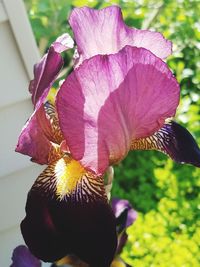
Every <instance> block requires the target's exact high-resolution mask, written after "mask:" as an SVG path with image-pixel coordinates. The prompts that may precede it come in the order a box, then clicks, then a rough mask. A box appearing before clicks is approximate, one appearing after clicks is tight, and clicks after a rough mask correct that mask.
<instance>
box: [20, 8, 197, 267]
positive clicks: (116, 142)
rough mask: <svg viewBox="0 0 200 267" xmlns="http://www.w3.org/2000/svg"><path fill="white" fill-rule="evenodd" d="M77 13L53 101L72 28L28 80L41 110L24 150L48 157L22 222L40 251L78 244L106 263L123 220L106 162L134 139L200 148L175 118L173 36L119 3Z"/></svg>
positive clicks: (172, 149) (171, 151) (189, 159)
mask: <svg viewBox="0 0 200 267" xmlns="http://www.w3.org/2000/svg"><path fill="white" fill-rule="evenodd" d="M69 22H70V25H71V27H72V30H73V32H74V38H75V42H76V44H77V51H78V57H77V58H76V62H75V66H74V70H73V71H72V73H71V74H70V75H69V76H68V77H67V78H66V79H65V80H64V82H63V83H62V85H61V87H60V88H59V90H58V93H57V95H56V96H55V101H53V103H50V102H49V101H47V95H48V93H49V91H50V88H51V87H52V85H53V83H54V82H55V80H56V78H57V76H58V74H59V72H60V70H61V68H62V65H63V59H62V55H61V54H62V53H63V52H64V51H65V50H67V49H70V48H71V49H72V48H73V40H72V39H71V38H70V37H69V35H67V34H64V35H62V36H61V37H59V38H58V39H57V40H56V41H55V42H54V43H53V44H52V45H51V47H50V48H49V51H48V52H47V54H46V55H44V57H43V58H42V59H41V61H40V62H39V63H38V64H36V65H35V68H34V79H33V81H31V83H30V88H29V89H30V92H31V94H32V101H33V105H34V113H33V115H32V116H31V117H30V119H29V120H28V122H27V123H26V125H25V126H24V128H23V130H22V132H21V134H20V137H19V140H18V144H17V148H16V151H17V152H20V153H23V154H26V155H29V156H30V157H31V158H32V160H33V161H35V162H37V163H39V164H47V165H48V166H47V168H46V169H45V170H44V171H43V173H41V174H40V175H39V177H38V178H37V180H36V181H35V183H34V185H33V186H32V188H31V190H30V192H29V194H28V198H27V203H26V217H25V218H24V220H23V221H22V223H21V231H22V234H23V237H24V240H25V242H26V244H27V245H28V247H29V249H30V250H31V252H32V253H33V254H34V255H35V256H36V257H38V258H39V259H42V260H44V261H49V262H54V261H57V260H59V259H60V258H62V257H64V256H65V255H67V254H73V255H76V256H77V257H78V258H80V259H81V260H82V261H85V262H86V263H88V264H89V265H90V266H91V267H92V266H93V267H108V266H110V264H111V262H112V260H113V257H114V255H115V253H116V249H117V231H116V226H117V222H116V219H115V216H114V213H113V211H112V209H111V207H110V205H109V203H108V197H107V192H106V189H105V184H104V175H105V173H106V171H107V169H108V168H109V167H110V166H112V165H114V164H117V163H119V162H120V161H121V160H123V159H124V158H125V157H126V156H127V154H128V152H129V150H136V149H154V150H158V151H161V152H164V153H166V154H167V155H169V156H170V157H171V158H172V159H174V160H175V161H177V162H181V163H190V164H193V165H195V166H198V167H200V150H199V147H198V145H197V144H196V142H195V140H194V138H193V137H192V135H191V134H190V133H189V132H188V131H187V130H186V129H185V128H183V127H182V126H180V125H179V124H177V123H176V122H174V121H172V120H171V119H170V118H171V117H173V116H174V115H175V112H176V108H177V106H178V103H179V95H180V88H179V85H178V83H177V81H176V79H175V77H174V75H173V74H172V72H171V71H170V69H169V68H168V66H167V65H166V63H165V62H164V61H163V59H164V58H166V57H167V56H169V55H170V53H171V46H172V44H171V42H170V41H168V40H166V39H165V38H164V37H163V36H162V34H160V33H157V32H151V31H146V30H138V29H135V28H130V27H128V26H126V25H125V23H124V22H123V18H122V14H121V10H120V8H119V7H117V6H111V7H107V8H104V9H102V10H93V9H90V8H87V7H83V8H75V9H74V10H73V11H72V13H71V15H70V18H69ZM128 218H129V217H128ZM126 223H128V221H127V222H126Z"/></svg>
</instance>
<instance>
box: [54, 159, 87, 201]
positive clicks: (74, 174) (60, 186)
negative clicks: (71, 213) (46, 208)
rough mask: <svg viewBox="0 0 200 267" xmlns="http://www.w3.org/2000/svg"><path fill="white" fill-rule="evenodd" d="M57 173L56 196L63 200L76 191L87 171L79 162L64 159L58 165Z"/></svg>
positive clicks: (56, 167)
mask: <svg viewBox="0 0 200 267" xmlns="http://www.w3.org/2000/svg"><path fill="white" fill-rule="evenodd" d="M55 173H56V177H57V181H56V195H58V196H59V198H61V199H62V198H63V197H64V196H65V195H70V194H71V193H72V192H73V191H74V190H75V189H76V187H77V184H78V182H79V181H80V180H81V179H82V177H83V176H84V175H85V173H86V170H85V169H84V168H83V166H82V165H81V164H80V163H79V162H78V161H76V160H73V159H69V158H62V159H60V160H59V161H58V162H57V163H56V166H55Z"/></svg>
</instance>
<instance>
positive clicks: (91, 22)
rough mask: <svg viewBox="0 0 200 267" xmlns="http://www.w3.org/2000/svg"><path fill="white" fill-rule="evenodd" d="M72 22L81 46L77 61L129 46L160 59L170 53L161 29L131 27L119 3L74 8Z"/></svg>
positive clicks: (170, 45) (170, 47) (77, 41)
mask: <svg viewBox="0 0 200 267" xmlns="http://www.w3.org/2000/svg"><path fill="white" fill-rule="evenodd" d="M69 23H70V25H71V27H72V30H73V32H74V37H75V41H76V43H77V46H78V53H79V56H80V58H79V62H78V64H80V63H81V62H82V61H83V60H85V59H87V58H90V57H92V56H94V55H98V54H113V53H117V52H118V51H119V50H120V49H122V48H123V47H124V46H126V45H130V46H137V47H144V48H146V49H148V50H150V51H151V52H152V53H154V54H155V55H156V56H158V57H160V58H166V57H167V56H169V55H170V54H171V50H172V44H171V42H170V41H168V40H166V39H165V38H164V37H163V35H162V34H160V33H158V32H152V31H148V30H137V29H135V28H130V27H128V26H127V25H126V24H125V23H124V21H123V17H122V13H121V9H120V8H119V7H118V6H110V7H106V8H103V9H101V10H94V9H92V8H89V7H82V8H74V9H73V11H72V13H71V15H70V18H69Z"/></svg>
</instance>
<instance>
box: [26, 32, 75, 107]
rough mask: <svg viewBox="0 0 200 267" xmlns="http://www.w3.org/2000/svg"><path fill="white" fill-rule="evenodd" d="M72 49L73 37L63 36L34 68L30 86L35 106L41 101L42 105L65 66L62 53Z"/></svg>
mask: <svg viewBox="0 0 200 267" xmlns="http://www.w3.org/2000/svg"><path fill="white" fill-rule="evenodd" d="M72 47H73V40H72V39H71V37H70V36H69V35H68V34H63V35H62V36H60V37H58V38H57V39H56V41H55V42H54V43H53V44H52V45H51V47H50V48H49V51H48V53H47V54H45V55H44V56H43V57H42V59H41V61H40V62H39V63H37V64H36V65H35V66H34V79H33V80H32V81H31V82H30V85H29V91H30V93H31V94H32V102H33V104H34V106H36V104H37V105H38V103H37V102H38V101H39V100H40V101H39V102H40V103H42V102H43V101H44V100H45V98H46V96H47V94H48V92H49V90H50V88H51V86H52V84H53V82H54V81H55V79H56V77H57V75H58V73H59V72H60V70H61V68H62V66H63V59H62V57H61V55H60V53H61V52H63V51H65V50H67V49H69V48H72Z"/></svg>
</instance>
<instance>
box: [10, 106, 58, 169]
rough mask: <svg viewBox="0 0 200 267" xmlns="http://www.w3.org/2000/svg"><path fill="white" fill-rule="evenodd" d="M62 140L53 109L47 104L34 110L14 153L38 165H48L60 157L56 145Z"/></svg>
mask: <svg viewBox="0 0 200 267" xmlns="http://www.w3.org/2000/svg"><path fill="white" fill-rule="evenodd" d="M62 140H63V137H62V134H61V132H60V129H59V125H58V120H57V117H56V114H55V108H54V106H52V105H51V104H50V103H48V102H47V103H46V104H45V105H43V104H42V105H41V106H40V107H39V109H35V111H34V113H33V114H32V116H31V117H30V119H29V120H28V121H27V123H26V124H25V126H24V127H23V129H22V132H21V134H20V136H19V139H18V143H17V147H16V150H15V151H16V152H19V153H22V154H25V155H28V156H30V157H31V158H32V161H34V162H37V163H39V164H48V163H50V162H53V161H55V160H57V159H58V158H60V157H61V156H60V153H59V147H58V145H57V144H60V143H61V141H62Z"/></svg>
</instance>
